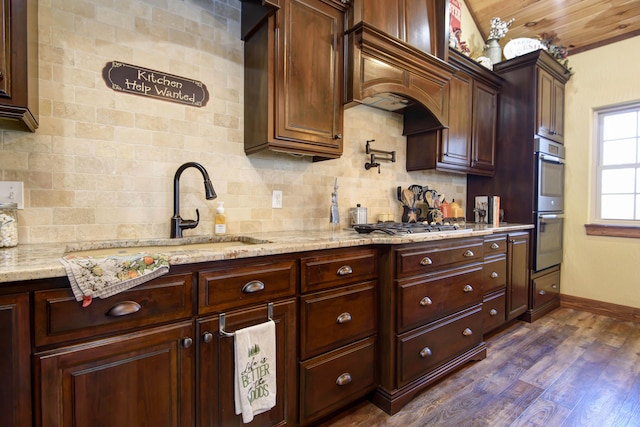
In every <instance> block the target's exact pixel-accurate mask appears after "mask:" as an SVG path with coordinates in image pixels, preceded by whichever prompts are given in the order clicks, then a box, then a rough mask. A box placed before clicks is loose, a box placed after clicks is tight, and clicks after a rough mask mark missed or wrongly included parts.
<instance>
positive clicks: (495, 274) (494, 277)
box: [489, 271, 498, 279]
mask: <svg viewBox="0 0 640 427" xmlns="http://www.w3.org/2000/svg"><path fill="white" fill-rule="evenodd" d="M489 277H491V278H492V279H497V278H498V273H496V272H495V271H494V272H493V273H491V275H490V276H489Z"/></svg>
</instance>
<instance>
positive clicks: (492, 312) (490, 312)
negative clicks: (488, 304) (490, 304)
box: [489, 308, 498, 316]
mask: <svg viewBox="0 0 640 427" xmlns="http://www.w3.org/2000/svg"><path fill="white" fill-rule="evenodd" d="M496 314H498V310H496V309H495V308H492V309H491V310H490V311H489V316H495V315H496Z"/></svg>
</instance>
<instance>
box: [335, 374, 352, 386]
mask: <svg viewBox="0 0 640 427" xmlns="http://www.w3.org/2000/svg"><path fill="white" fill-rule="evenodd" d="M351 381H352V379H351V374H350V373H348V372H345V373H344V374H342V375H340V376H339V377H338V379H337V380H336V384H337V385H339V386H343V385H347V384H349V383H350V382H351Z"/></svg>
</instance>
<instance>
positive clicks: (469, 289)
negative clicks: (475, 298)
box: [462, 285, 473, 293]
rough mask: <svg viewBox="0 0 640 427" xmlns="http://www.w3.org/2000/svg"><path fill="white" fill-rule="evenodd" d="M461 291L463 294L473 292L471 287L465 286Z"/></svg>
mask: <svg viewBox="0 0 640 427" xmlns="http://www.w3.org/2000/svg"><path fill="white" fill-rule="evenodd" d="M462 290H463V291H464V292H465V293H469V292H473V286H471V285H465V286H464V288H462Z"/></svg>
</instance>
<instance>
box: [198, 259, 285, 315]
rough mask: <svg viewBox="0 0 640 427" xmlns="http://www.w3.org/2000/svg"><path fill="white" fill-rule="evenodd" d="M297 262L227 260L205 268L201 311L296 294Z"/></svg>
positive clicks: (200, 277)
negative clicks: (249, 262)
mask: <svg viewBox="0 0 640 427" xmlns="http://www.w3.org/2000/svg"><path fill="white" fill-rule="evenodd" d="M296 275H297V269H296V261H295V260H282V261H272V262H264V261H262V262H261V261H259V260H258V259H256V260H255V263H253V264H247V263H246V262H245V263H242V264H235V263H223V264H222V265H221V266H220V268H216V269H215V270H207V271H202V272H200V273H199V274H198V281H199V291H198V292H199V295H198V296H199V312H200V313H201V314H202V313H213V312H219V311H225V310H228V309H230V308H233V307H240V306H243V305H248V304H257V303H261V302H266V301H271V300H274V299H276V298H282V297H287V296H292V295H295V290H296Z"/></svg>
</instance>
